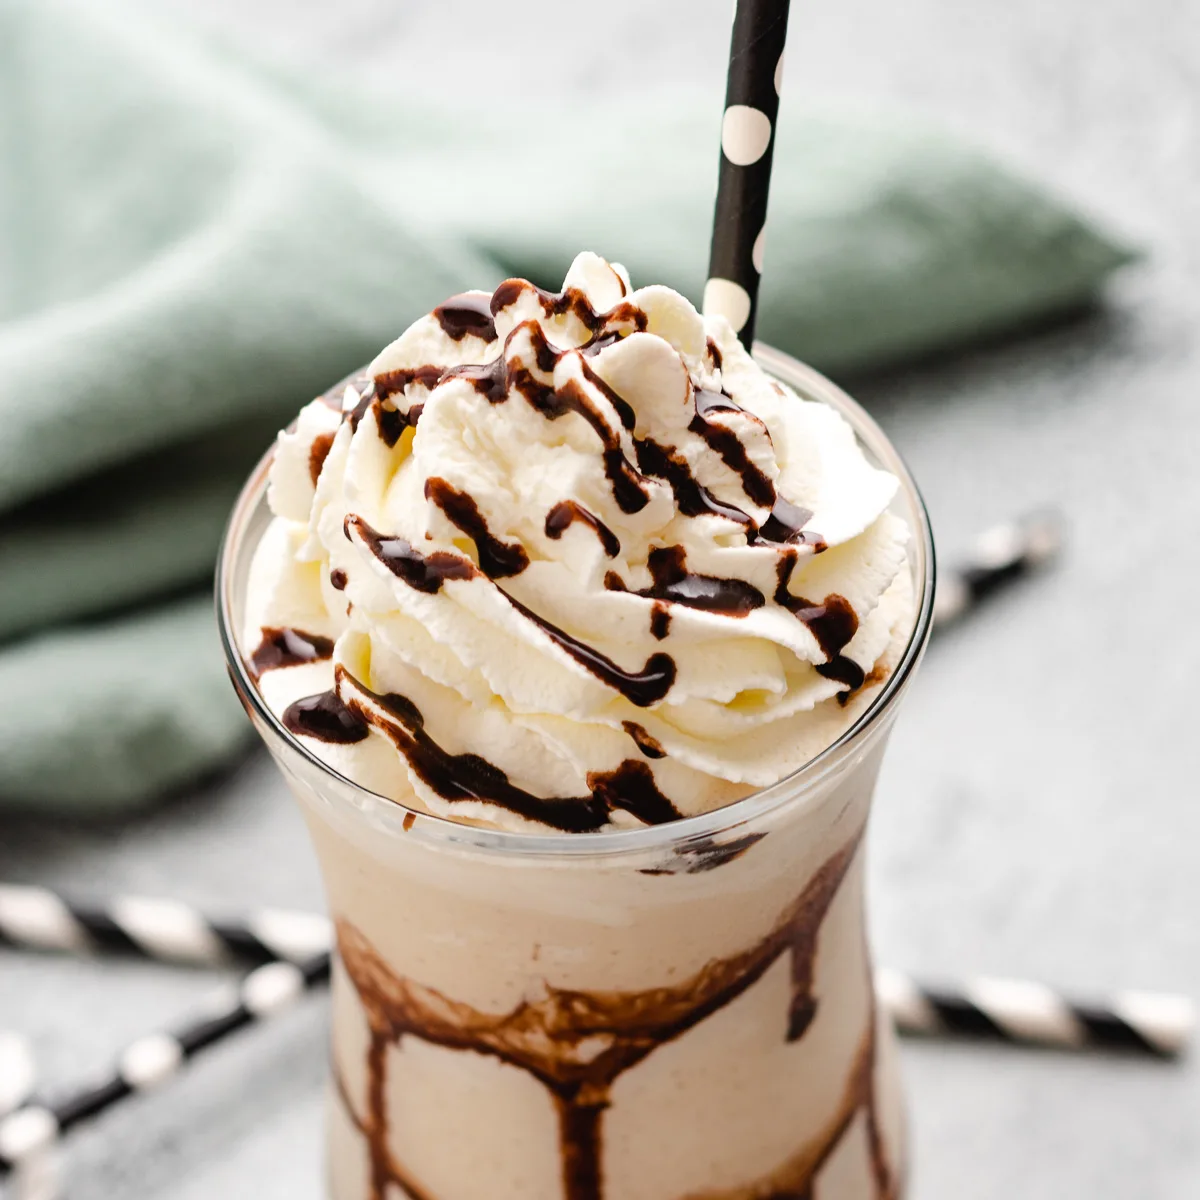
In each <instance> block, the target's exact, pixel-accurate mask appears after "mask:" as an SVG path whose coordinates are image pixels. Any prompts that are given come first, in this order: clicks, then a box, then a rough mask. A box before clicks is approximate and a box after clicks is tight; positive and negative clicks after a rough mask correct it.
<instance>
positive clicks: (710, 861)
mask: <svg viewBox="0 0 1200 1200" xmlns="http://www.w3.org/2000/svg"><path fill="white" fill-rule="evenodd" d="M766 836H767V835H766V834H765V833H744V834H742V835H741V836H740V837H735V838H730V839H729V840H728V841H725V842H718V841H716V840H715V839H714V838H710V837H705V838H697V839H696V840H695V841H693V842H689V843H687V844H686V845H683V846H680V847H679V848H678V849H677V850H676V851H675V853H674V855H673V856H672V857H671V858H670V859H669V860H668V861H667V862H665V863H664V864H663V865H662V866H661V867H642V868H640V870H639V871H638V874H639V875H700V874H702V873H703V872H705V871H715V870H716V869H717V868H718V867H722V866H724V865H725V864H726V863H727V862H732V861H733V860H734V859H735V858H741V856H742V855H743V854H745V853H746V851H747V850H749V849H750V847H751V846H753V845H755V843H757V842H761V841H762V839H763V838H765V837H766Z"/></svg>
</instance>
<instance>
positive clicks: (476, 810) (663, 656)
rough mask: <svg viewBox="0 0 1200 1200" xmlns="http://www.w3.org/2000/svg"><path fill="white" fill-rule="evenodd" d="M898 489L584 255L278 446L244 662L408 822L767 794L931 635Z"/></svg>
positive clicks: (395, 357) (284, 436)
mask: <svg viewBox="0 0 1200 1200" xmlns="http://www.w3.org/2000/svg"><path fill="white" fill-rule="evenodd" d="M897 487H898V481H897V480H896V478H895V477H894V476H892V475H891V474H889V473H887V472H885V471H881V470H879V469H877V468H875V467H873V466H872V465H871V464H869V463H868V462H867V460H866V458H865V457H864V455H863V453H862V451H861V449H860V447H859V445H858V443H857V440H856V438H855V435H854V433H853V431H852V429H851V428H850V426H849V425H848V423H847V422H846V421H845V420H844V419H843V418H842V417H841V416H840V415H839V414H838V413H837V412H835V411H834V410H833V409H832V408H830V407H828V406H827V405H824V404H821V403H816V402H812V401H807V400H803V399H801V398H800V397H799V396H797V395H796V394H795V393H794V392H792V391H791V390H790V389H788V388H787V387H786V386H784V385H782V384H780V383H778V382H777V381H775V380H773V379H771V378H770V377H769V376H768V375H766V374H765V373H764V372H763V370H762V369H761V368H760V367H759V366H758V365H757V364H756V363H755V362H754V361H753V360H752V359H751V358H750V356H749V355H748V354H747V352H746V351H745V349H744V348H743V347H742V346H741V344H740V343H739V342H738V340H737V338H736V336H735V335H734V333H733V331H732V329H731V328H730V326H729V324H728V323H727V322H726V321H725V320H724V319H723V318H719V317H709V318H704V317H701V316H700V314H699V313H697V312H696V310H695V309H694V308H693V307H692V305H691V304H690V303H688V301H687V300H685V299H684V298H683V297H682V296H680V295H678V294H677V293H675V292H673V291H671V290H670V289H668V288H665V287H660V286H650V287H645V288H641V289H640V290H638V291H633V290H632V289H631V286H630V282H629V278H628V276H627V274H626V272H625V270H624V269H623V268H622V267H620V266H619V265H616V264H609V263H607V262H605V261H604V260H603V259H601V258H599V257H598V256H596V255H594V254H589V253H584V254H581V255H579V256H578V258H576V260H575V262H574V263H573V264H572V266H571V269H570V270H569V271H568V273H567V277H566V280H565V283H564V287H563V290H562V292H560V293H557V294H551V293H546V292H543V291H540V290H539V289H538V288H536V287H534V286H533V285H532V284H530V283H528V282H526V281H524V280H508V281H507V282H505V283H503V284H501V285H500V287H499V288H497V290H496V291H495V292H494V293H493V294H491V295H488V294H487V293H483V292H468V293H464V294H463V295H462V296H457V297H454V298H453V299H451V300H449V301H447V302H446V303H445V304H443V305H441V306H439V307H438V308H437V309H435V310H434V311H433V312H432V313H431V314H429V315H428V316H425V317H422V318H421V319H419V320H418V321H416V322H415V323H414V324H413V325H412V326H410V327H409V328H408V329H407V330H406V331H405V332H404V333H403V334H402V335H401V336H400V337H399V338H398V339H397V340H396V341H394V342H393V343H392V344H391V345H389V346H388V347H387V348H386V349H384V350H383V351H382V353H381V354H380V355H379V356H378V357H377V358H376V359H375V361H374V362H373V363H371V365H370V366H369V368H367V370H366V371H365V372H364V373H362V374H361V375H358V376H355V377H352V379H351V380H350V381H348V382H347V383H346V384H344V385H339V387H338V388H337V389H335V390H334V391H333V392H331V393H329V394H327V395H325V396H322V397H320V398H318V399H316V400H314V401H313V402H312V403H310V404H308V405H307V406H306V407H305V408H304V409H303V410H302V411H301V412H300V414H299V417H298V418H297V420H296V422H295V423H294V425H293V426H292V427H291V428H290V429H288V430H286V431H285V432H283V433H281V434H280V436H279V441H278V445H277V448H276V451H275V457H274V461H273V464H272V467H271V472H270V488H269V502H270V506H271V509H272V511H273V513H274V514H275V515H274V520H273V521H272V523H271V524H270V526H269V528H268V529H267V531H266V533H265V535H264V536H263V539H262V541H261V543H260V545H259V547H258V549H257V552H256V554H255V559H254V564H253V568H252V570H251V576H250V582H249V591H248V596H247V628H246V630H245V635H244V636H245V647H246V651H247V654H248V656H250V657H251V665H252V667H253V668H254V669H255V671H256V673H257V675H258V680H259V688H260V690H261V692H262V694H263V696H264V698H265V700H266V701H267V703H268V704H269V705H270V706H271V707H272V709H273V710H274V711H275V712H276V713H278V714H279V715H280V716H281V718H282V719H283V721H284V724H285V725H287V726H288V728H290V729H291V730H292V731H293V732H295V733H296V734H297V735H298V736H299V737H300V738H302V739H304V740H305V741H306V743H307V744H309V745H310V746H311V747H312V749H313V750H314V751H315V753H316V754H318V755H319V756H320V757H321V758H323V759H324V760H325V761H327V762H328V763H329V764H330V765H331V766H332V767H333V768H334V769H335V770H337V771H339V772H340V773H342V774H344V775H346V776H347V777H349V778H351V779H353V780H354V781H355V782H357V783H359V784H360V785H362V786H364V787H366V788H368V789H370V790H372V791H375V792H378V793H380V794H381V795H384V796H388V797H391V798H394V799H396V800H399V801H400V802H402V803H403V804H405V805H408V806H409V807H413V808H417V809H424V810H427V811H429V812H432V813H435V814H438V815H440V816H445V817H449V818H452V819H455V820H461V821H468V822H472V823H484V824H487V825H490V826H495V827H500V828H506V829H519V830H522V831H537V830H542V831H545V830H551V829H563V830H578V831H588V830H594V829H598V828H603V827H606V826H636V825H639V824H643V823H658V822H661V821H665V820H670V819H673V818H677V817H680V816H689V815H693V814H696V813H700V812H705V811H707V810H710V809H712V808H715V807H718V806H720V805H724V804H728V803H730V802H732V801H734V800H736V799H738V798H740V797H742V796H745V795H747V794H748V793H749V792H751V791H754V790H756V789H758V788H761V787H764V786H767V785H769V784H772V783H775V782H777V781H779V780H780V779H782V778H783V777H784V776H786V775H788V774H789V773H790V772H792V771H794V770H795V769H797V768H798V767H800V766H802V765H803V764H804V763H805V762H807V761H808V760H809V759H811V758H813V757H814V756H815V755H816V754H818V753H819V752H820V751H821V750H822V749H824V748H825V747H826V746H828V745H830V744H831V743H832V742H833V741H835V740H836V739H837V738H838V737H839V736H840V735H841V733H843V732H844V731H845V730H846V729H847V728H848V727H849V725H850V724H852V723H853V722H854V721H855V720H856V719H857V717H858V716H859V715H861V713H862V711H863V710H864V708H865V707H866V705H867V704H868V703H869V702H870V699H871V696H872V689H873V688H875V687H877V686H878V684H879V682H880V681H881V680H882V679H883V678H885V677H886V675H887V674H888V672H889V671H890V669H891V667H892V666H893V665H894V663H895V662H896V661H897V660H898V658H899V656H900V653H901V652H902V650H903V647H904V644H905V643H906V642H907V639H908V636H909V634H910V632H911V627H912V590H911V580H910V576H909V572H908V570H907V569H906V564H907V556H908V543H909V538H910V532H909V529H908V526H907V525H906V523H905V522H904V521H903V520H901V519H900V518H899V517H897V516H895V515H894V514H893V513H892V512H891V511H890V510H889V505H890V504H891V502H892V499H893V497H894V495H895V493H896V489H897Z"/></svg>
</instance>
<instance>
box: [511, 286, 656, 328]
mask: <svg viewBox="0 0 1200 1200" xmlns="http://www.w3.org/2000/svg"><path fill="white" fill-rule="evenodd" d="M617 278H618V279H619V280H620V277H619V276H618V277H617ZM620 283H621V292H622V294H624V293H625V283H624V280H620ZM522 295H533V296H536V297H537V300H538V303H539V304H540V305H541V308H542V312H543V313H544V314H545V315H546V316H547V317H561V316H564V315H565V314H566V313H571V314H572V315H573V316H575V317H576V318H577V319H578V320H579V322H580V323H581V324H582V325H583V327H584V328H585V329H586V330H588V332H589V333H595V332H596V331H597V330H599V329H602V328H603V327H604V326H605V325H607V324H616V323H618V322H629V323H631V324H632V325H634V327H635V328H638V329H645V328H646V314H645V313H644V312H642V310H641V309H640V308H638V307H637V305H636V304H632V303H630V302H629V301H622V302H621V303H620V304H618V305H617V306H616V307H615V308H611V309H608V310H607V311H604V312H597V311H596V309H594V308H593V307H592V304H591V301H590V300H589V299H588V298H587V295H586V293H584V292H583V291H582V290H581V289H579V288H573V287H571V288H563V290H562V291H561V292H548V291H546V290H545V289H544V288H540V287H535V286H534V285H533V284H532V283H530V282H529V280H527V279H506V280H505V281H504V282H503V283H502V284H501V285H500V286H499V287H498V288H497V289H496V290H495V291H494V292H493V293H492V301H491V312H492V316H496V315H497V314H498V313H499V312H500V311H501V309H505V308H508V307H509V306H510V305H512V304H515V303H516V302H517V301H518V300H519V299H520V298H521V296H522Z"/></svg>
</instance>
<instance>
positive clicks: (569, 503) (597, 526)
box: [545, 500, 621, 558]
mask: <svg viewBox="0 0 1200 1200" xmlns="http://www.w3.org/2000/svg"><path fill="white" fill-rule="evenodd" d="M576 521H579V522H580V523H581V524H583V525H586V526H587V527H588V528H589V529H591V530H592V531H593V532H594V533H595V535H596V536H597V537H598V538H599V539H600V545H601V546H602V547H603V548H604V553H605V554H607V555H608V557H609V558H616V557H617V555H618V554H620V553H621V543H620V540H619V539H618V538H617V535H616V534H615V533H613V531H612V530H611V529H609V527H608V526H607V525H605V524H604V522H603V521H601V520H600V518H599V517H598V516H596V514H595V513H593V512H590V511H589V510H588V509H586V508H584V507H583V505H582V504H579V503H577V502H576V501H574V500H560V501H559V502H558V503H557V504H556V505H555V506H554V507H553V508H552V509H551V510H550V511H549V512H548V513H547V514H546V526H545V528H546V536H547V537H548V538H553V539H554V541H558V540H559V538H561V537H562V535H563V534H564V533H566V531H567V530H568V529H569V528H570V527H571V526H572V525H573V524H574V523H575V522H576Z"/></svg>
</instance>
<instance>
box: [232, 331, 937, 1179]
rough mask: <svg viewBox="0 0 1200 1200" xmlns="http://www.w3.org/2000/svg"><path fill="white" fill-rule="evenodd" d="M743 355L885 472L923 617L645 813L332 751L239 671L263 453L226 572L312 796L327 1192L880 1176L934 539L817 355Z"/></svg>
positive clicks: (891, 1101)
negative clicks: (734, 766)
mask: <svg viewBox="0 0 1200 1200" xmlns="http://www.w3.org/2000/svg"><path fill="white" fill-rule="evenodd" d="M756 357H757V358H758V360H759V362H760V364H761V365H762V366H763V367H764V368H765V369H766V370H767V371H768V372H769V373H770V374H772V375H773V376H775V377H776V378H778V379H779V380H781V381H783V382H784V383H787V384H789V385H790V386H791V387H793V388H794V389H795V390H796V391H797V392H799V394H800V395H802V396H804V397H805V398H807V399H810V400H816V401H820V402H823V403H826V404H829V405H831V406H832V407H834V408H835V409H836V410H837V411H839V412H840V413H841V414H842V415H843V416H845V417H846V419H847V420H848V421H849V422H850V423H851V425H852V426H853V428H854V430H855V432H856V434H857V436H858V438H859V440H860V443H861V444H862V446H863V448H864V451H865V452H866V454H867V456H868V458H869V459H870V460H872V461H873V462H874V463H876V464H877V465H879V466H882V467H883V468H885V469H886V470H888V471H891V472H892V473H893V474H895V475H896V476H897V477H898V478H899V480H900V482H901V486H900V489H899V491H898V494H897V497H896V500H895V501H894V504H893V508H894V510H895V511H896V512H897V513H898V515H900V516H901V517H903V518H904V519H905V520H906V521H907V522H908V524H909V526H910V528H911V530H912V532H913V538H912V545H911V550H910V556H909V569H910V571H911V573H912V579H913V589H914V596H915V598H916V603H915V619H914V624H913V629H912V632H911V636H910V638H909V641H908V644H907V646H906V648H905V650H904V653H903V655H902V657H901V658H900V660H899V662H898V664H897V665H896V667H895V668H894V670H893V671H892V673H891V675H890V677H889V678H888V679H887V680H886V681H885V682H884V683H883V684H882V686H880V688H879V689H878V694H877V696H876V698H875V700H874V703H873V704H872V705H871V707H870V708H869V709H867V711H866V712H865V713H864V714H863V715H862V716H861V717H860V718H859V720H858V721H857V722H856V723H855V724H854V725H853V726H852V727H851V728H849V729H848V730H847V731H846V732H845V734H843V736H842V737H841V738H839V740H838V741H837V742H835V743H834V744H833V745H832V746H830V747H829V748H828V749H826V750H825V751H824V752H823V753H821V754H820V755H818V756H817V757H816V758H815V759H813V760H812V761H811V762H809V763H808V764H806V765H805V766H804V767H803V768H801V769H800V770H799V771H797V772H795V773H794V774H792V775H791V776H789V777H788V778H786V779H784V780H782V781H781V782H780V783H778V784H776V785H774V786H772V787H769V788H766V789H764V790H762V791H760V792H757V793H755V794H754V795H752V796H750V797H747V798H746V799H743V800H740V801H738V802H736V803H734V804H731V805H729V806H727V807H725V808H721V809H718V810H716V811H713V812H709V813H706V814H704V815H702V816H698V817H691V818H687V819H684V820H679V821H675V822H671V823H668V824H665V825H657V826H653V827H647V828H643V829H633V830H630V829H626V830H619V831H613V832H601V833H586V834H561V833H551V834H547V835H526V834H516V833H506V832H499V831H491V830H488V829H482V828H477V827H474V826H468V825H463V824H457V823H454V822H450V821H447V820H444V819H441V818H439V817H434V816H430V815H428V814H426V813H424V812H413V811H410V810H409V809H407V808H405V807H404V806H403V805H402V804H400V803H398V802H396V801H394V800H389V799H384V798H382V797H380V796H377V795H375V794H373V793H371V792H368V791H366V790H364V789H363V788H361V787H359V786H357V785H356V784H354V783H353V782H352V781H350V780H348V779H346V778H343V777H342V776H340V775H338V774H337V773H336V772H334V771H333V770H332V769H331V768H330V767H328V766H327V765H325V764H324V763H323V762H321V761H320V759H318V758H317V757H316V756H315V755H314V754H312V753H311V752H310V751H309V750H308V748H306V747H305V746H304V745H303V744H301V742H299V741H298V740H297V739H296V738H295V737H293V735H292V734H291V733H289V732H288V731H287V730H286V729H285V728H284V727H283V725H282V724H281V723H280V721H279V719H278V718H277V717H276V716H275V715H274V714H273V713H272V712H271V711H270V709H269V708H268V706H267V705H266V703H265V702H264V701H263V699H262V697H261V696H260V695H259V693H258V690H257V688H256V685H255V682H254V676H253V673H252V671H251V670H249V669H248V667H247V662H246V659H247V657H248V656H249V655H250V654H251V653H252V651H253V649H254V648H253V647H250V646H245V645H242V644H241V630H242V628H243V620H242V616H243V611H242V610H243V602H244V599H245V589H246V579H247V573H248V570H249V565H250V560H251V556H252V554H253V552H254V548H255V546H256V545H257V542H258V539H259V538H260V536H261V535H262V532H263V529H264V528H265V527H266V524H267V522H268V520H269V517H270V513H269V511H268V509H267V506H266V501H265V490H266V473H267V468H268V464H269V456H268V458H267V459H264V460H263V462H262V463H260V464H259V466H258V468H257V469H256V471H255V472H254V474H253V476H252V477H251V479H250V481H249V483H248V484H247V486H246V488H245V490H244V491H243V493H242V496H241V498H240V499H239V501H238V504H237V507H236V508H235V511H234V514H233V517H232V520H231V523H230V526H229V530H228V533H227V536H226V541H225V545H224V548H223V551H222V556H221V563H220V567H219V572H218V581H217V587H218V605H219V609H220V620H221V631H222V638H223V641H224V645H225V651H226V654H227V656H228V660H229V667H230V672H231V676H232V678H233V681H234V685H235V687H236V688H237V690H238V693H239V695H240V696H241V699H242V702H243V704H244V705H245V708H246V711H247V712H248V713H249V715H250V718H251V720H252V721H253V723H254V725H255V728H256V729H257V730H258V732H259V733H260V734H261V735H262V737H263V739H264V741H265V742H266V744H267V747H268V749H269V750H270V751H271V754H272V755H273V757H274V758H275V760H276V762H277V763H278V765H279V767H280V769H281V770H282V772H283V774H284V777H285V779H286V780H287V783H288V786H289V787H290V789H291V791H292V793H293V794H294V795H295V797H296V799H297V800H298V802H299V804H300V808H301V811H302V812H303V815H304V817H305V820H306V821H307V822H308V826H309V830H310V832H311V835H312V838H313V843H314V845H315V848H316V852H317V856H318V858H319V861H320V865H321V870H322V873H323V877H324V882H325V887H326V891H327V895H328V902H329V909H330V913H331V915H332V917H333V919H334V921H335V923H336V929H337V947H338V955H337V962H336V964H335V970H334V980H333V1055H332V1072H331V1073H332V1079H331V1085H330V1097H329V1108H328V1114H329V1116H328V1150H327V1153H328V1160H327V1161H328V1173H329V1187H330V1195H331V1196H332V1197H333V1198H334V1200H398V1198H401V1197H410V1198H411V1200H683V1198H684V1197H695V1198H703V1200H769V1198H770V1197H780V1198H782V1197H799V1196H812V1197H814V1200H897V1198H898V1197H900V1196H902V1194H903V1190H904V1178H905V1138H904V1109H903V1100H902V1097H901V1092H900V1087H899V1080H898V1077H897V1074H896V1065H895V1056H894V1046H893V1034H892V1031H891V1029H890V1028H889V1027H888V1025H887V1023H886V1022H885V1020H884V1019H883V1017H882V1015H881V1014H880V1012H879V1011H878V1008H877V1006H876V1003H875V996H874V988H873V974H872V963H871V957H870V951H869V947H868V941H867V933H866V927H865V910H864V895H863V854H864V846H863V835H864V832H865V828H866V823H867V817H868V813H869V809H870V805H871V797H872V792H873V790H874V784H875V779H876V775H877V773H878V769H879V764H880V760H881V758H882V755H883V751H884V747H885V743H886V741H887V737H888V732H889V730H890V728H891V724H892V721H893V720H894V718H895V716H896V711H897V708H898V706H899V702H900V697H901V695H902V694H903V693H904V691H905V689H906V687H907V685H908V683H909V681H910V680H911V677H912V674H913V671H914V669H915V668H916V665H917V663H918V661H919V660H920V657H921V654H922V652H923V650H924V646H925V642H926V639H927V636H928V632H929V625H930V612H931V609H932V602H933V571H934V564H933V543H932V539H931V536H930V530H929V523H928V519H927V517H926V514H925V510H924V507H923V505H922V503H921V499H920V496H919V494H918V492H917V489H916V486H915V484H914V483H913V481H912V479H911V477H910V476H909V474H908V472H907V470H906V469H905V467H904V464H903V462H902V461H901V460H900V458H899V457H898V455H897V454H896V452H895V450H894V449H893V448H892V447H891V445H890V444H889V442H888V441H887V439H886V438H885V437H884V435H883V433H882V432H881V431H880V430H879V428H878V427H877V426H876V425H875V423H874V422H873V421H872V420H871V419H870V417H868V416H867V415H866V413H864V412H863V410H862V409H861V408H860V407H859V406H858V405H857V404H855V403H854V401H853V400H851V399H850V398H849V397H848V396H846V395H845V394H844V393H843V392H841V391H840V390H839V389H838V388H836V387H835V386H834V385H833V384H831V383H830V382H829V381H828V380H826V379H824V378H823V377H821V376H820V375H818V374H817V373H816V372H814V371H812V370H810V369H809V368H807V367H805V366H802V365H801V364H799V363H797V362H796V361H794V360H793V359H790V358H788V357H787V356H785V355H783V354H780V353H778V352H776V351H773V350H770V349H768V348H765V347H758V348H757V349H756Z"/></svg>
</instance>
